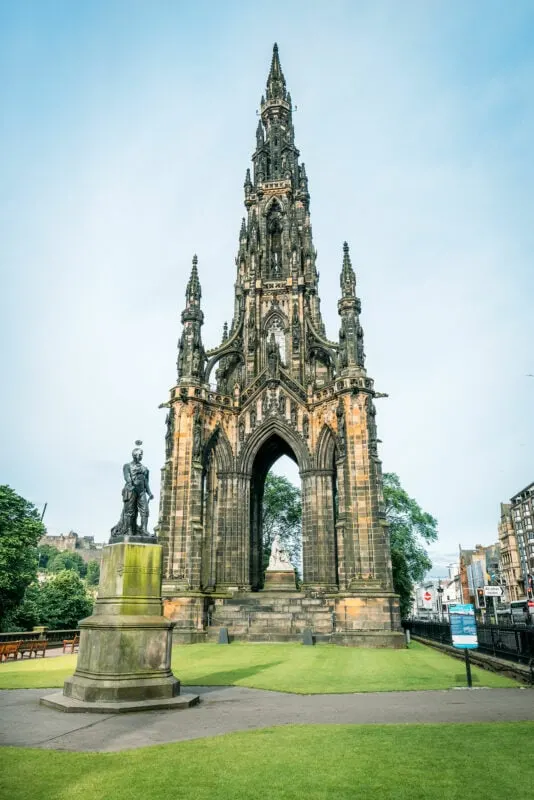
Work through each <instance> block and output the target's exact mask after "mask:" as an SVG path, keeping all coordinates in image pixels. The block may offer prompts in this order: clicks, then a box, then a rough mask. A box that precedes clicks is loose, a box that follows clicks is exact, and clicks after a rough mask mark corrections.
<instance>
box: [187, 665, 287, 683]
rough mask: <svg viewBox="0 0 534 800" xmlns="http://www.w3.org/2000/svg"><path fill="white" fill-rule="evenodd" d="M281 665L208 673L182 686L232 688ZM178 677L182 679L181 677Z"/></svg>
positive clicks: (256, 666)
mask: <svg viewBox="0 0 534 800" xmlns="http://www.w3.org/2000/svg"><path fill="white" fill-rule="evenodd" d="M279 664H283V660H280V661H269V662H268V663H267V664H255V665H254V666H251V667H244V668H243V669H230V670H226V671H225V672H206V673H205V674H204V675H195V677H194V679H187V678H186V679H185V680H182V684H183V685H184V686H231V685H232V684H234V683H236V682H237V681H240V680H243V678H250V677H252V675H257V673H258V672H263V671H264V670H266V669H269V668H270V667H277V666H278V665H279ZM177 672H179V670H177ZM178 677H179V678H180V675H178ZM180 680H181V678H180Z"/></svg>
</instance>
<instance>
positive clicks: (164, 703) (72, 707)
mask: <svg viewBox="0 0 534 800" xmlns="http://www.w3.org/2000/svg"><path fill="white" fill-rule="evenodd" d="M40 702H41V705H43V706H48V708H55V709H57V711H64V712H65V713H66V714H88V713H89V714H90V713H92V714H126V713H128V712H130V711H165V710H167V709H169V710H170V709H175V710H180V709H184V708H191V706H195V705H197V703H199V702H200V697H199V695H198V694H182V695H180V696H179V697H161V698H154V699H152V700H137V701H134V702H132V701H127V700H122V701H119V702H113V703H102V702H94V703H89V702H84V701H82V700H74V699H73V698H72V697H65V695H64V694H62V693H61V692H56V693H55V694H49V695H47V696H46V697H41V701H40Z"/></svg>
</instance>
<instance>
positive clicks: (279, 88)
mask: <svg viewBox="0 0 534 800" xmlns="http://www.w3.org/2000/svg"><path fill="white" fill-rule="evenodd" d="M266 97H267V100H285V99H286V97H287V92H286V79H285V78H284V73H283V72H282V67H281V66H280V56H279V55H278V45H277V44H276V42H275V43H274V45H273V57H272V60H271V69H270V70H269V77H268V78H267V92H266Z"/></svg>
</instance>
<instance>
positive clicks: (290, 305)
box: [158, 45, 403, 646]
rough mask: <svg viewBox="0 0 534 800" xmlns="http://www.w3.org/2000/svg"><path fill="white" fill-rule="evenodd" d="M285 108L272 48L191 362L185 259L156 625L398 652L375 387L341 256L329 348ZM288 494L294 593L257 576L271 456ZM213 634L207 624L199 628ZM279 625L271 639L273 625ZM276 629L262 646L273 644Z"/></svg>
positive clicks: (188, 633)
mask: <svg viewBox="0 0 534 800" xmlns="http://www.w3.org/2000/svg"><path fill="white" fill-rule="evenodd" d="M292 109H293V107H292V103H291V97H290V95H289V92H288V91H287V89H286V82H285V78H284V75H283V73H282V69H281V66H280V60H279V56H278V48H277V46H276V45H275V46H274V52H273V57H272V63H271V68H270V72H269V76H268V79H267V90H266V93H265V96H264V97H262V100H261V111H260V119H259V122H258V127H257V131H256V150H255V152H254V154H253V156H252V161H253V171H252V174H251V172H250V170H248V169H247V172H246V178H245V184H244V191H245V208H246V218H244V219H243V221H242V223H241V229H240V232H239V247H238V253H237V259H236V265H237V276H236V282H235V304H234V313H233V319H232V324H231V326H230V329H228V327H227V325H226V324H225V325H224V330H223V335H222V341H221V343H220V344H219V345H218V347H215V348H213V349H212V350H205V348H204V344H203V341H202V334H201V331H202V325H203V321H204V317H203V313H202V310H201V307H200V300H201V289H200V282H199V276H198V264H197V257H196V256H195V257H194V258H193V267H192V271H191V277H190V279H189V282H188V284H187V290H186V306H185V309H184V311H183V313H182V323H183V330H182V333H181V336H180V339H179V348H178V382H177V385H176V386H175V387H174V388H173V389H171V392H170V398H169V400H168V402H167V403H165V404H164V405H165V406H166V407H167V409H168V414H167V435H166V461H165V466H164V468H163V470H162V492H161V506H160V519H159V525H158V535H159V540H160V542H161V543H162V544H163V548H164V579H163V595H164V598H165V614H166V615H167V616H168V617H169V618H170V619H172V620H173V621H175V622H176V627H175V636H177V637H178V638H180V639H181V640H182V641H195V640H202V639H204V638H205V637H206V635H208V636H210V634H211V633H214V635H216V633H217V631H218V629H219V627H228V629H229V631H230V633H231V635H232V636H234V637H235V636H237V637H241V638H249V639H254V638H259V639H261V638H262V636H263V634H264V633H265V631H266V630H267V629H268V630H269V632H270V633H269V637H270V638H273V637H275V636H276V630H278V634H279V636H278V638H279V639H280V640H283V639H287V638H289V639H291V638H295V639H299V638H300V635H301V633H302V631H303V630H305V629H306V628H312V629H313V630H314V632H315V633H318V634H321V635H323V636H324V637H325V638H328V639H330V640H331V641H337V642H340V643H344V644H366V645H367V644H371V645H373V644H374V645H377V646H401V645H402V641H403V639H402V636H401V634H400V632H399V630H400V625H399V611H398V597H397V596H396V595H395V594H394V592H393V585H392V574H391V560H390V551H389V539H388V529H387V524H386V521H385V517H384V504H383V498H382V478H381V463H380V460H379V457H378V454H377V441H378V439H377V431H376V423H375V404H374V398H376V397H378V396H380V395H379V394H378V393H377V392H375V389H374V384H373V380H372V379H371V378H370V377H369V376H368V374H367V371H366V369H365V364H364V362H365V355H364V348H363V330H362V327H361V324H360V311H361V304H360V300H359V299H358V297H357V296H356V277H355V274H354V270H353V268H352V264H351V259H350V255H349V248H348V245H347V244H344V246H343V258H342V266H341V277H340V284H341V297H340V300H339V302H338V311H339V316H340V329H339V336H338V339H337V341H332V340H331V339H329V338H328V337H327V334H326V330H325V326H324V323H323V319H322V316H321V310H320V303H319V295H318V272H317V268H316V256H317V253H316V251H315V249H314V246H313V238H312V228H311V222H310V210H309V205H310V195H309V192H308V178H307V175H306V170H305V167H304V164H302V163H300V160H299V151H298V149H297V147H296V145H295V140H294V128H293V119H292ZM281 455H287V456H289V457H290V458H292V459H293V460H294V461H295V462H296V464H297V465H298V467H299V471H300V476H301V481H302V501H303V518H302V544H303V586H302V589H301V591H300V592H296V591H295V589H294V587H293V591H292V592H288V593H287V597H283V596H282V593H281V592H277V593H276V596H275V595H274V593H270V592H269V586H265V587H264V585H263V574H262V528H261V525H262V522H261V520H262V514H261V509H262V497H263V489H264V482H265V477H266V475H267V473H268V471H269V469H270V468H271V466H272V465H273V464H274V462H275V461H276V460H277V459H278V458H279V457H280V456H281ZM210 623H211V624H210ZM277 626H278V628H277ZM273 631H274V633H273Z"/></svg>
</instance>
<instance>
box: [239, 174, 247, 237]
mask: <svg viewBox="0 0 534 800" xmlns="http://www.w3.org/2000/svg"><path fill="white" fill-rule="evenodd" d="M247 172H248V170H247ZM245 185H246V184H245ZM246 238H247V223H246V221H245V217H243V218H242V219H241V229H240V231H239V240H240V241H243V239H245V240H246Z"/></svg>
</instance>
